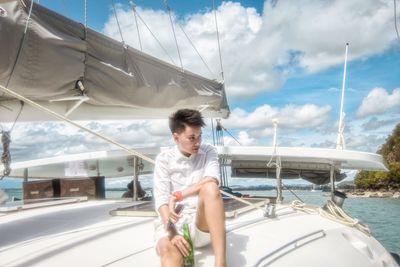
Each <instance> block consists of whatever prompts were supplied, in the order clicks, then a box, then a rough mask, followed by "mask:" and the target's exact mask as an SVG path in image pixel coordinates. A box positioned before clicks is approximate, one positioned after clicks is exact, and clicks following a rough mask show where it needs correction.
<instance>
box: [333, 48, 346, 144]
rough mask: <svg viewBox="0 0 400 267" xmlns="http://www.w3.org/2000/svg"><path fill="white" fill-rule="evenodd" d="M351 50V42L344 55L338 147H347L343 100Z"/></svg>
mask: <svg viewBox="0 0 400 267" xmlns="http://www.w3.org/2000/svg"><path fill="white" fill-rule="evenodd" d="M348 50H349V43H346V52H345V56H344V70H343V83H342V98H341V100H340V116H339V126H338V135H337V139H336V149H346V143H345V140H344V117H345V115H346V114H345V113H344V112H343V102H344V88H345V84H346V68H347V52H348Z"/></svg>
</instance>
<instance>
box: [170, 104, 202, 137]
mask: <svg viewBox="0 0 400 267" xmlns="http://www.w3.org/2000/svg"><path fill="white" fill-rule="evenodd" d="M186 125H188V126H191V127H203V126H205V125H206V124H205V123H204V120H203V116H202V115H201V113H200V111H198V110H194V109H180V110H178V111H176V112H175V113H174V114H172V115H171V117H169V128H170V129H171V132H172V133H181V132H183V131H184V130H185V127H186Z"/></svg>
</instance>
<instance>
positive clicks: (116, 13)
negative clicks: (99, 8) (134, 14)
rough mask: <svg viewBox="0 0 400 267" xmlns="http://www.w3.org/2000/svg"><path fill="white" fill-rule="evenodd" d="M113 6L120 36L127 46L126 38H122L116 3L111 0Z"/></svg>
mask: <svg viewBox="0 0 400 267" xmlns="http://www.w3.org/2000/svg"><path fill="white" fill-rule="evenodd" d="M85 1H86V0H85ZM111 4H112V7H113V10H114V16H115V20H116V21H117V25H118V30H119V35H120V36H121V41H122V44H123V45H124V46H125V41H124V37H123V36H122V31H121V26H120V25H119V20H118V16H117V11H116V10H115V3H114V0H111Z"/></svg>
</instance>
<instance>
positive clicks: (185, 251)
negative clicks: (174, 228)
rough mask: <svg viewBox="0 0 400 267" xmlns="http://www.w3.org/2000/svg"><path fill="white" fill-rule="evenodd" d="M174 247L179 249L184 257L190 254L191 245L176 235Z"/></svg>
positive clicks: (173, 242) (173, 240)
mask: <svg viewBox="0 0 400 267" xmlns="http://www.w3.org/2000/svg"><path fill="white" fill-rule="evenodd" d="M171 243H172V245H174V246H175V247H177V248H178V249H179V251H180V252H181V254H182V255H183V256H184V257H187V256H189V254H190V244H189V243H188V242H187V241H186V239H185V238H184V237H183V236H181V235H176V236H174V237H173V238H172V239H171Z"/></svg>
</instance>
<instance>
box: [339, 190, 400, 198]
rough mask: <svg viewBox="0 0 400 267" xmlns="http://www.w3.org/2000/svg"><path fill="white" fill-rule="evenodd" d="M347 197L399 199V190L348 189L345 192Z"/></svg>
mask: <svg viewBox="0 0 400 267" xmlns="http://www.w3.org/2000/svg"><path fill="white" fill-rule="evenodd" d="M346 195H347V197H354V198H360V197H361V198H394V199H400V191H370V190H362V191H349V192H346Z"/></svg>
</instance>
